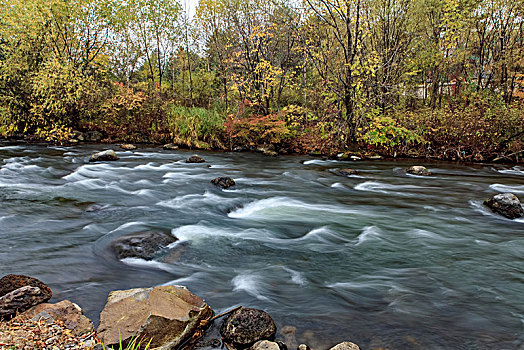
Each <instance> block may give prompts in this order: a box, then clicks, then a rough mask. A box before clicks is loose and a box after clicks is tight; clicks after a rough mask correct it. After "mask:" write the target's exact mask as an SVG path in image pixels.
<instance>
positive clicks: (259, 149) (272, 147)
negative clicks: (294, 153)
mask: <svg viewBox="0 0 524 350" xmlns="http://www.w3.org/2000/svg"><path fill="white" fill-rule="evenodd" d="M268 151H275V145H273V144H265V145H259V146H257V152H260V153H264V152H268Z"/></svg>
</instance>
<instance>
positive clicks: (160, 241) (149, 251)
mask: <svg viewBox="0 0 524 350" xmlns="http://www.w3.org/2000/svg"><path fill="white" fill-rule="evenodd" d="M176 241H177V238H176V237H174V236H173V235H171V234H170V233H167V232H159V231H143V232H137V233H133V234H130V235H125V236H122V237H120V238H117V239H116V240H115V241H113V243H112V244H111V247H112V248H113V251H114V252H115V255H116V257H117V259H125V258H140V259H144V260H152V259H153V258H154V257H155V255H156V253H158V252H159V251H160V250H162V249H163V248H165V247H166V246H168V245H169V244H171V243H174V242H176Z"/></svg>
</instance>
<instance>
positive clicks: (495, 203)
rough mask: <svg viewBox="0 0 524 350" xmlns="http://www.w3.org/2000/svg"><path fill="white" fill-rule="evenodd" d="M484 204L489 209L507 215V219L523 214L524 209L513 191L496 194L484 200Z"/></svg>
mask: <svg viewBox="0 0 524 350" xmlns="http://www.w3.org/2000/svg"><path fill="white" fill-rule="evenodd" d="M484 205H486V206H487V207H488V208H490V209H491V211H493V212H495V213H497V214H500V215H502V216H505V217H507V218H508V219H518V218H521V217H523V216H524V209H522V205H521V204H520V200H519V199H518V197H517V196H515V195H514V194H513V193H502V194H497V195H494V196H493V197H491V198H490V199H488V200H487V201H484Z"/></svg>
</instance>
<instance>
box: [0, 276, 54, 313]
mask: <svg viewBox="0 0 524 350" xmlns="http://www.w3.org/2000/svg"><path fill="white" fill-rule="evenodd" d="M51 296H53V292H52V291H51V288H49V287H48V286H47V285H46V284H45V283H43V282H42V281H40V280H38V279H36V278H33V277H29V276H24V275H7V276H4V277H2V278H1V279H0V318H9V317H12V316H13V315H15V314H16V313H19V312H23V311H25V310H27V309H29V308H31V307H33V306H35V305H38V304H41V303H45V302H46V301H48V300H49V299H51Z"/></svg>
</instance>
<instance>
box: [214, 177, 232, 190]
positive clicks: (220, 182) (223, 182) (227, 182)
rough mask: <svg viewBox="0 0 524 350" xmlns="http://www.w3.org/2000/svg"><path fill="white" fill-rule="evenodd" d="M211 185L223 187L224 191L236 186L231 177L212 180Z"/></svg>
mask: <svg viewBox="0 0 524 350" xmlns="http://www.w3.org/2000/svg"><path fill="white" fill-rule="evenodd" d="M211 183H212V184H213V185H215V186H218V187H222V188H224V189H225V188H229V187H231V186H235V180H233V179H232V178H230V177H229V176H222V177H217V178H215V179H213V180H211Z"/></svg>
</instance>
